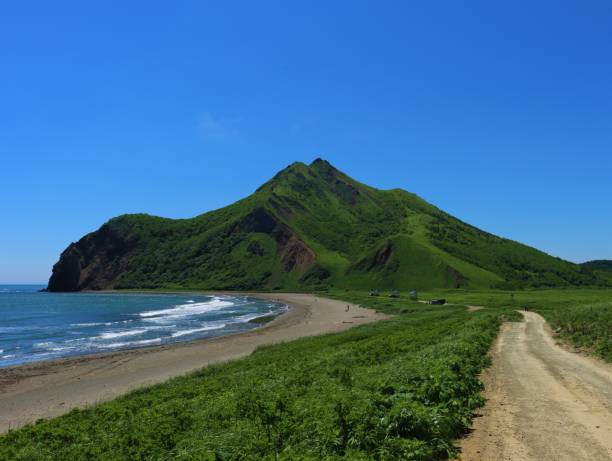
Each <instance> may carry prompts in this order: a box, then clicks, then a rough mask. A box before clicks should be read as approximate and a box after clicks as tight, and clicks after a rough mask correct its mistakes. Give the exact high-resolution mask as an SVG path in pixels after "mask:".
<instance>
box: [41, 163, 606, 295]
mask: <svg viewBox="0 0 612 461" xmlns="http://www.w3.org/2000/svg"><path fill="white" fill-rule="evenodd" d="M606 280H607V279H606V278H603V277H600V276H599V275H597V274H596V273H594V272H593V271H592V270H591V269H589V268H587V267H581V266H580V265H577V264H572V263H569V262H566V261H563V260H561V259H559V258H554V257H551V256H549V255H547V254H545V253H543V252H541V251H538V250H536V249H533V248H530V247H527V246H525V245H521V244H519V243H516V242H513V241H510V240H507V239H503V238H500V237H496V236H494V235H492V234H489V233H487V232H484V231H482V230H480V229H477V228H475V227H473V226H470V225H469V224H466V223H464V222H462V221H460V220H458V219H456V218H454V217H452V216H450V215H448V214H447V213H444V212H443V211H441V210H439V209H438V208H436V207H434V206H433V205H431V204H429V203H427V202H425V201H424V200H422V199H421V198H419V197H418V196H416V195H415V194H412V193H409V192H406V191H404V190H401V189H393V190H378V189H375V188H372V187H369V186H366V185H365V184H361V183H359V182H357V181H355V180H354V179H351V178H350V177H348V176H346V175H345V174H344V173H342V172H340V171H338V170H337V169H336V168H334V167H333V166H332V165H330V164H329V163H328V162H327V161H325V160H321V159H317V160H315V161H314V162H313V163H312V164H310V165H305V164H303V163H293V164H292V165H290V166H288V167H287V168H285V169H284V170H282V171H281V172H279V173H278V174H277V175H276V176H274V177H273V178H272V179H271V180H270V181H268V182H267V183H265V184H264V185H262V186H261V187H260V188H259V189H257V191H256V192H255V193H254V194H252V195H251V196H249V197H247V198H245V199H243V200H240V201H238V202H236V203H234V204H232V205H229V206H227V207H225V208H221V209H219V210H215V211H211V212H208V213H205V214H202V215H200V216H197V217H195V218H191V219H166V218H160V217H155V216H149V215H144V214H136V215H124V216H119V217H117V218H114V219H111V220H110V221H109V222H107V223H106V224H104V225H103V226H102V227H101V228H100V229H98V230H97V231H95V232H92V233H90V234H88V235H86V236H85V237H83V238H82V239H81V240H79V241H78V242H77V243H73V244H71V245H70V246H69V247H68V248H67V249H66V250H65V251H64V252H63V253H62V255H61V257H60V260H59V262H58V263H57V264H56V265H55V266H54V267H53V274H52V276H51V278H50V280H49V290H51V291H75V290H84V289H89V290H99V289H110V288H115V289H121V288H194V289H196V288H197V289H300V288H322V287H328V286H334V287H346V288H355V289H364V290H365V289H370V288H373V287H378V288H395V287H397V288H400V289H408V288H417V289H426V288H434V287H470V288H485V287H500V288H511V287H540V286H575V285H602V284H606V283H608V282H607V281H606Z"/></svg>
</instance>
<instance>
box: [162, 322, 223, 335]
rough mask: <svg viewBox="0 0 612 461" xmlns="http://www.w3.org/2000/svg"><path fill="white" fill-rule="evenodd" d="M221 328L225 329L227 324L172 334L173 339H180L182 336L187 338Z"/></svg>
mask: <svg viewBox="0 0 612 461" xmlns="http://www.w3.org/2000/svg"><path fill="white" fill-rule="evenodd" d="M221 328H225V323H222V324H220V325H211V326H208V327H202V328H193V329H191V330H179V331H176V332H174V333H172V337H173V338H178V337H180V336H187V335H191V334H193V333H199V332H201V331H210V330H219V329H221Z"/></svg>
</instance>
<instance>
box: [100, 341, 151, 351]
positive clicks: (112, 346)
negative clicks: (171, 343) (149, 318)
mask: <svg viewBox="0 0 612 461" xmlns="http://www.w3.org/2000/svg"><path fill="white" fill-rule="evenodd" d="M161 340H162V339H161V338H155V339H143V340H140V341H127V342H122V343H111V344H103V345H100V346H98V347H101V348H104V349H116V348H118V347H126V346H145V345H147V344H156V343H161Z"/></svg>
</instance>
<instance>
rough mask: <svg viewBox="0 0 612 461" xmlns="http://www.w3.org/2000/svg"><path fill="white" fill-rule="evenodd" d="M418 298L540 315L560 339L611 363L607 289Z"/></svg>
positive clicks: (444, 293)
mask: <svg viewBox="0 0 612 461" xmlns="http://www.w3.org/2000/svg"><path fill="white" fill-rule="evenodd" d="M421 296H423V297H424V298H430V299H431V298H447V299H448V300H449V301H450V302H456V303H463V304H471V305H483V306H493V307H499V308H502V309H506V310H511V308H514V309H522V308H524V307H525V306H527V308H528V309H529V310H533V311H535V312H538V313H539V314H541V315H542V316H543V317H544V318H545V319H546V320H547V321H548V322H549V324H550V325H551V327H552V328H553V330H554V331H555V332H556V333H557V334H558V335H559V337H560V338H561V339H563V340H566V341H568V342H570V343H573V344H574V345H575V346H577V347H579V348H582V349H584V350H585V351H587V352H591V353H594V354H595V355H597V356H599V357H601V358H603V359H605V360H607V361H609V362H612V290H610V289H550V290H522V291H499V290H481V291H478V290H469V291H468V290H437V291H432V292H427V293H423V294H422V295H421Z"/></svg>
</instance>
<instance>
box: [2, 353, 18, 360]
mask: <svg viewBox="0 0 612 461" xmlns="http://www.w3.org/2000/svg"><path fill="white" fill-rule="evenodd" d="M13 357H15V354H8V355H3V356H2V358H3V359H12V358H13Z"/></svg>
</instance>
